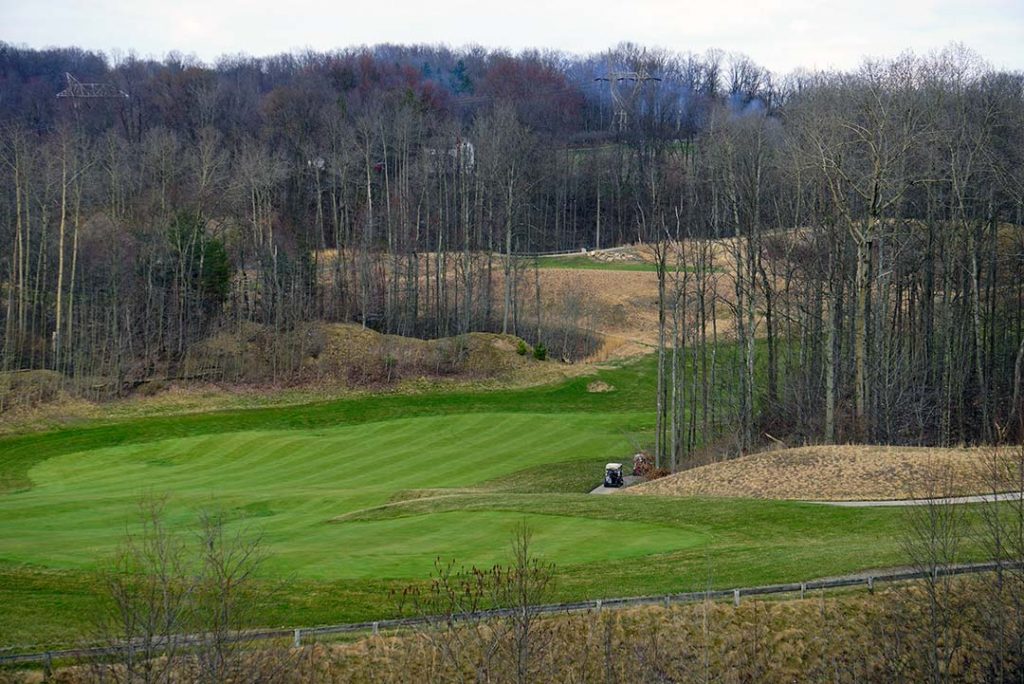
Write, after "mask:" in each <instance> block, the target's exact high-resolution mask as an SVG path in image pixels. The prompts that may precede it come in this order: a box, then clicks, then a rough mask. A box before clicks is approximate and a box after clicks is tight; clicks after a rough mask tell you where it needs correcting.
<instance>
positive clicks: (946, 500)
mask: <svg viewBox="0 0 1024 684" xmlns="http://www.w3.org/2000/svg"><path fill="white" fill-rule="evenodd" d="M1021 499H1024V492H1007V493H1005V494H976V495H974V496H948V497H943V498H941V499H896V500H891V501H808V502H807V503H816V504H821V505H823V506H841V507H843V508H880V507H883V506H927V505H928V504H943V505H945V504H971V503H991V502H995V501H1019V500H1021Z"/></svg>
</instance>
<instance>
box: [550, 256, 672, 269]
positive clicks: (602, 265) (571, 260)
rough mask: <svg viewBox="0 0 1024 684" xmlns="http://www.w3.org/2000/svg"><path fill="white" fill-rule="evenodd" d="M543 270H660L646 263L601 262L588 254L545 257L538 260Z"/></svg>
mask: <svg viewBox="0 0 1024 684" xmlns="http://www.w3.org/2000/svg"><path fill="white" fill-rule="evenodd" d="M537 264H538V265H539V266H540V267H541V268H570V269H583V270H596V271H650V272H652V273H653V272H655V271H657V270H658V268H657V266H655V265H654V264H650V263H647V262H646V261H601V260H599V259H595V258H594V257H592V256H588V255H586V254H569V255H566V256H556V257H543V258H540V259H537Z"/></svg>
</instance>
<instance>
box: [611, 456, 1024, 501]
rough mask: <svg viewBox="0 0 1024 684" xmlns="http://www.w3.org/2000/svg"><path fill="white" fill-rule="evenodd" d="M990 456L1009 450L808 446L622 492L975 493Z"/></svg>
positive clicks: (811, 496) (879, 496)
mask: <svg viewBox="0 0 1024 684" xmlns="http://www.w3.org/2000/svg"><path fill="white" fill-rule="evenodd" d="M994 458H998V459H1000V460H1003V461H1008V460H1009V458H1010V454H1009V452H1008V451H998V450H995V449H993V448H991V447H984V448H956V449H940V448H932V447H894V446H865V445H826V446H808V447H798V448H794V449H778V450H775V451H767V452H762V453H757V454H751V455H749V456H743V457H741V458H736V459H732V460H728V461H722V462H720V463H712V464H709V465H704V466H700V467H697V468H693V469H690V470H685V471H683V472H680V473H676V474H675V475H672V476H670V477H666V478H662V479H660V480H657V481H655V482H649V483H645V484H642V485H637V486H636V487H631V488H630V489H629V490H628V491H627V493H628V494H639V495H644V494H653V495H660V496H720V497H746V498H754V499H796V500H821V501H856V500H886V499H903V498H910V497H915V496H916V497H923V496H928V495H929V493H930V492H934V491H936V485H937V484H942V486H943V492H942V493H943V495H967V494H978V493H984V492H991V491H992V484H991V482H992V476H991V472H992V465H993V459H994ZM946 483H949V485H950V488H949V489H946V487H945V484H946ZM1007 488H1012V485H1010V484H1007Z"/></svg>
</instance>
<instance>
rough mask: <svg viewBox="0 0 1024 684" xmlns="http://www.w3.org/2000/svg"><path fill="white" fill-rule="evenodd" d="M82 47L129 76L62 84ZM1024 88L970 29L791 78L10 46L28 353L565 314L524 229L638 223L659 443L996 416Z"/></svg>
mask: <svg viewBox="0 0 1024 684" xmlns="http://www.w3.org/2000/svg"><path fill="white" fill-rule="evenodd" d="M65 73H70V74H71V75H72V76H74V77H75V78H76V79H77V80H78V81H80V82H81V83H102V84H105V86H104V87H103V88H102V89H101V90H102V91H103V92H104V93H105V94H108V95H111V96H110V97H104V98H83V97H57V95H58V93H59V92H61V91H64V89H65V88H68V87H69V85H70V82H69V81H67V80H66V78H65ZM645 76H649V77H653V78H656V79H660V80H653V78H652V79H647V80H644V77H645ZM609 77H610V78H611V81H607V80H597V79H602V78H609ZM1022 84H1024V81H1022V77H1021V75H1020V74H1014V73H1002V72H996V71H993V70H991V69H989V68H987V67H985V66H984V65H981V64H979V63H978V61H977V59H976V58H975V57H974V56H972V55H971V54H970V53H967V52H966V51H964V50H962V49H959V48H953V49H950V50H947V51H945V52H943V53H941V54H937V55H933V56H930V57H927V58H918V57H913V56H904V57H900V58H898V59H895V60H891V61H884V62H866V63H865V64H864V65H863V66H862V67H861V68H860V69H858V70H856V71H854V72H850V73H817V74H794V75H791V76H789V77H787V78H786V79H784V80H779V79H777V78H776V77H774V76H773V75H772V74H771V73H769V72H768V71H767V70H765V69H763V68H760V67H759V66H757V65H756V64H754V63H753V62H752V61H751V60H749V59H747V58H745V57H742V56H736V55H724V54H722V53H718V52H709V53H706V54H704V55H700V56H697V55H686V54H675V53H669V52H665V51H657V50H647V49H642V48H639V47H637V46H633V45H629V44H624V45H620V46H619V47H617V48H615V49H613V50H610V51H608V52H607V53H604V54H601V55H595V56H591V57H574V56H567V55H564V54H560V53H554V52H545V53H541V52H531V53H523V54H519V55H510V54H507V53H502V52H493V51H487V50H484V49H481V48H470V49H463V50H450V49H447V48H439V47H421V46H413V47H403V46H390V45H385V46H378V47H374V48H362V49H352V50H347V51H342V52H336V53H302V54H289V55H280V56H276V57H269V58H250V57H229V58H224V59H222V60H220V61H219V62H217V63H216V64H214V65H212V66H211V65H205V64H201V63H198V62H196V61H195V60H191V59H188V58H184V57H181V56H179V55H171V56H169V57H168V58H167V59H165V60H163V61H162V62H157V61H152V60H142V59H136V58H133V57H128V58H122V59H119V60H117V61H116V62H115V63H112V62H111V61H110V60H108V59H106V58H105V57H104V56H103V55H99V54H95V53H89V52H84V51H81V50H76V49H54V50H43V51H35V50H28V49H20V48H16V47H13V46H10V45H0V135H2V140H0V161H2V165H3V169H4V172H3V176H2V178H0V182H2V188H0V193H2V194H0V227H2V232H0V286H2V288H3V290H2V294H3V303H2V307H0V329H2V331H3V333H2V334H3V345H2V346H3V368H4V369H5V370H18V369H26V368H31V369H53V370H55V371H58V372H60V373H62V374H63V375H64V376H66V377H68V378H76V379H79V380H81V381H84V384H85V385H87V386H91V387H105V388H115V391H116V390H117V389H118V388H122V387H125V386H130V384H131V383H132V382H135V381H138V380H140V379H143V378H146V377H149V376H151V375H153V374H157V373H163V374H173V373H175V372H176V369H178V368H179V366H180V364H181V361H182V359H183V357H184V355H185V354H186V352H187V350H188V349H189V347H190V345H192V344H193V343H194V342H196V341H197V340H200V339H203V338H206V337H208V336H209V335H210V334H211V333H213V332H215V331H218V330H241V329H243V328H244V327H246V326H249V328H247V329H251V328H252V326H259V327H260V329H261V330H266V331H271V333H270V337H271V338H274V337H275V335H274V334H273V331H294V330H296V329H299V328H301V326H302V325H303V324H305V323H307V322H310V321H318V320H332V321H354V322H359V323H362V324H364V325H367V326H371V327H373V328H375V329H378V330H381V331H385V332H389V333H397V334H403V335H415V336H423V337H438V336H448V335H458V334H461V333H466V332H469V331H475V330H491V331H503V332H509V333H514V334H517V335H520V336H522V337H526V338H527V339H529V340H531V341H534V342H536V341H545V339H554V337H555V336H556V335H557V336H559V339H564V336H565V335H566V333H567V332H568V331H567V329H566V328H567V327H573V326H574V324H573V323H571V322H565V321H561V320H557V317H554V316H547V318H544V317H542V311H541V308H542V307H541V306H540V305H539V301H540V297H539V292H538V289H539V288H540V286H541V285H540V282H541V279H540V278H539V277H538V276H537V274H536V272H535V271H534V270H533V269H532V262H531V259H530V258H529V255H531V254H533V253H537V252H544V251H560V250H579V249H580V248H600V247H608V246H614V245H620V244H624V243H633V242H638V241H639V242H644V243H646V244H648V245H653V246H654V250H655V253H656V254H657V255H658V257H659V259H660V263H661V266H662V268H660V269H659V284H660V287H659V290H660V293H661V296H660V297H659V300H660V302H661V307H660V308H661V313H662V315H661V320H662V323H663V324H662V331H663V334H662V344H661V345H660V347H661V352H660V354H659V367H660V369H661V371H662V372H661V373H660V380H659V392H658V406H659V411H658V414H659V428H658V430H657V433H658V443H657V445H656V453H657V456H658V460H659V464H663V465H669V466H673V467H674V466H678V465H679V464H680V463H682V462H684V461H685V459H686V457H687V454H688V453H689V452H690V451H691V450H692V449H694V448H696V446H698V445H699V444H702V443H706V442H707V441H708V440H710V439H711V438H713V437H714V436H715V435H716V434H719V433H722V432H726V431H733V432H735V428H738V434H739V446H740V447H742V448H750V447H752V446H753V444H754V442H755V441H756V440H757V438H758V437H757V436H758V435H759V434H761V433H762V432H764V431H768V432H771V433H772V434H776V433H780V434H782V435H785V436H797V437H798V438H801V439H810V440H821V439H824V440H829V441H833V440H848V439H861V440H872V441H898V442H913V443H936V442H941V443H953V442H958V441H983V440H991V439H994V438H996V437H997V436H998V435H997V432H998V430H999V429H1000V428H1001V427H1005V426H1006V425H1007V424H1008V423H1010V418H1011V417H1012V416H1014V415H1017V414H1019V412H1020V410H1021V405H1022V397H1021V391H1020V388H1021V376H1022V374H1024V368H1022V366H1024V361H1022V356H1024V311H1022V309H1024V298H1022V284H1021V282H1022V281H1021V269H1022V267H1024V261H1022V257H1021V243H1022V239H1024V238H1022V235H1021V233H1020V232H1019V231H1020V225H1021V223H1022V207H1024V164H1022V159H1021V156H1022V154H1024V85H1022ZM70 92H71V93H72V94H75V93H79V94H80V93H81V92H82V90H77V91H76V90H75V89H73V88H72V89H71V90H70ZM549 319H550V320H549ZM571 332H572V334H573V335H576V336H577V337H579V338H580V339H583V338H585V336H586V332H587V331H585V330H583V329H573V330H572V331H571ZM301 338H302V336H301V335H299V336H296V335H290V336H287V339H288V340H293V341H294V340H295V339H301ZM755 338H756V339H757V340H758V341H757V342H756V343H755ZM281 339H285V336H281ZM726 343H727V344H730V345H738V349H739V353H735V354H718V353H716V350H717V349H718V347H719V345H721V344H726ZM548 346H552V345H550V344H549V345H548ZM562 346H563V347H564V345H562ZM585 346H586V345H585V344H582V343H581V346H580V349H581V350H582V349H584V348H585ZM581 353H582V352H581ZM726 358H728V359H729V361H728V362H727V363H726V361H724V359H726ZM723 378H729V382H733V383H734V384H735V387H737V388H738V389H739V391H738V392H737V393H736V396H737V397H738V400H737V402H736V405H735V406H730V407H727V408H726V407H717V406H716V405H715V400H714V396H713V395H714V391H713V388H715V387H717V386H718V384H720V383H721V382H722V381H723ZM691 408H692V409H693V410H691Z"/></svg>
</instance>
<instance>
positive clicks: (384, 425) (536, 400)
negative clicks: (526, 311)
mask: <svg viewBox="0 0 1024 684" xmlns="http://www.w3.org/2000/svg"><path fill="white" fill-rule="evenodd" d="M653 366H654V360H653V359H652V358H648V359H644V360H642V361H640V362H636V363H631V364H626V365H623V366H622V367H619V368H615V369H609V370H605V371H602V372H601V373H600V375H599V377H600V379H601V380H603V381H604V382H606V383H607V384H609V385H610V386H612V387H613V388H614V390H613V391H611V392H603V393H590V392H587V391H586V386H587V383H588V382H590V381H591V380H593V377H592V376H591V377H582V378H576V379H573V380H569V381H566V382H563V383H561V384H558V385H555V386H547V387H538V388H531V389H524V390H516V391H500V392H486V393H482V392H481V393H473V392H461V393H444V394H440V393H439V394H427V395H416V396H403V395H375V396H367V397H362V398H357V399H344V400H337V401H332V402H324V403H319V404H311V405H308V406H288V407H279V408H264V409H256V410H248V411H226V412H219V413H208V414H192V415H181V416H158V417H151V418H137V419H133V420H129V421H124V422H119V423H110V424H103V423H96V424H88V425H83V426H80V427H76V428H69V429H65V430H60V431H54V432H49V433H39V434H29V435H22V436H18V437H8V438H4V439H0V605H3V606H4V607H5V610H4V611H3V613H2V615H0V646H2V645H5V644H15V643H17V644H31V643H46V644H54V643H67V642H68V641H71V640H73V635H74V634H76V633H77V632H79V631H81V629H82V628H83V626H84V625H87V624H88V622H89V615H90V613H91V612H92V611H95V610H96V608H97V606H98V605H100V604H101V603H102V601H103V598H102V589H101V586H100V584H99V582H98V580H97V577H98V575H97V573H98V571H100V570H102V569H104V568H105V567H107V566H108V564H109V559H110V557H111V555H112V554H113V552H114V551H115V549H116V548H117V545H118V543H119V542H120V540H121V539H122V538H123V536H124V533H125V530H126V529H131V528H132V526H133V525H135V524H136V520H137V510H138V503H139V501H140V500H141V499H142V498H143V497H145V496H154V495H155V496H161V497H164V496H165V497H167V504H166V512H167V517H168V520H169V522H170V523H171V524H172V526H173V527H174V528H175V529H176V530H179V531H182V532H188V531H190V530H191V529H193V528H194V526H195V525H196V518H197V513H198V512H199V511H201V510H204V509H206V510H210V509H212V510H215V511H218V512H221V513H223V514H224V515H225V516H226V518H227V519H228V520H229V521H230V523H229V527H230V528H231V529H237V530H248V531H250V532H253V533H259V534H260V535H261V537H262V539H263V545H264V550H265V552H266V554H267V561H266V564H265V565H264V567H263V570H262V572H263V573H264V577H265V578H266V580H267V581H268V582H270V581H273V582H277V581H279V580H287V581H286V587H287V590H286V591H285V592H284V594H283V595H281V596H280V597H279V598H277V599H275V601H273V602H270V603H268V604H267V605H263V606H260V609H259V611H258V618H257V620H258V622H260V623H261V624H265V625H296V624H317V623H326V622H344V621H353V620H363V619H373V618H378V617H385V616H389V615H392V614H393V613H394V609H395V608H394V605H393V603H392V602H390V600H389V599H388V598H387V596H388V592H389V591H391V590H394V589H400V588H402V587H403V586H405V585H407V584H409V583H410V582H419V581H422V580H424V579H425V578H427V577H428V576H429V574H430V572H431V569H432V567H433V563H434V560H435V558H437V557H438V556H440V557H442V558H444V559H454V560H455V561H456V562H457V563H459V564H464V565H471V564H476V565H479V566H489V565H491V564H493V563H497V562H502V561H503V560H505V559H506V556H507V547H508V541H509V538H510V534H511V530H512V528H513V526H514V525H516V524H517V523H518V522H520V521H524V520H525V522H526V523H527V524H528V525H529V527H530V528H531V529H532V531H533V533H534V540H535V550H536V551H537V552H538V553H539V554H541V555H542V556H543V557H544V558H545V559H546V560H549V561H552V562H554V563H555V564H556V565H557V568H558V570H557V572H558V576H557V581H556V585H555V586H556V589H555V594H554V595H553V597H552V598H553V599H562V600H574V599H580V598H585V597H589V598H599V597H603V596H617V595H625V594H645V593H659V592H668V591H685V590H693V589H700V588H704V587H707V586H708V585H714V586H736V585H752V584H759V583H765V582H774V581H785V580H798V579H806V578H810V577H814V576H823V575H834V574H839V573H842V572H848V571H854V570H858V569H862V568H865V567H878V566H885V565H897V564H902V563H903V562H904V559H903V557H902V553H901V550H900V530H901V529H902V527H903V525H904V520H905V519H904V517H903V516H904V512H903V511H899V510H886V509H866V510H856V509H837V508H828V507H822V506H814V505H808V504H797V503H785V502H765V501H748V500H713V499H668V498H657V497H634V496H623V495H620V496H612V497H608V496H603V497H594V496H589V495H588V494H586V492H587V491H588V490H589V489H590V488H592V487H593V486H595V485H597V484H599V482H600V479H601V476H602V466H603V464H604V463H605V462H606V461H609V460H628V458H629V456H630V454H631V453H632V452H633V450H634V449H635V448H636V445H637V444H642V443H644V442H645V441H646V440H648V439H649V438H650V434H651V431H652V429H653V427H654V426H653V411H652V406H651V403H652V398H653V395H654V392H653V387H652V385H653V382H654V374H653ZM69 635H72V636H70V637H69Z"/></svg>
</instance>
